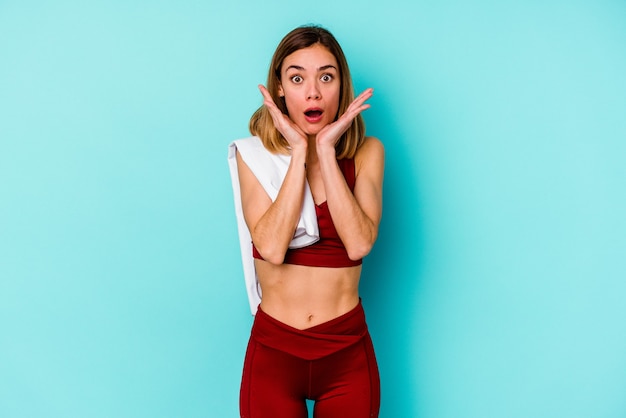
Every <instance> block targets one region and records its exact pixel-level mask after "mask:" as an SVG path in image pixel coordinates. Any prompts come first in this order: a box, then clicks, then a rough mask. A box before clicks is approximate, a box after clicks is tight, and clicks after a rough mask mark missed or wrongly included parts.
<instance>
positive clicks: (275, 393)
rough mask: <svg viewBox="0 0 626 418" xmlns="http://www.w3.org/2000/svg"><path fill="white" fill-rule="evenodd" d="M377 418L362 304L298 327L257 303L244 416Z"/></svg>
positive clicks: (375, 375) (375, 385)
mask: <svg viewBox="0 0 626 418" xmlns="http://www.w3.org/2000/svg"><path fill="white" fill-rule="evenodd" d="M306 399H311V400H314V401H315V406H314V417H315V418H370V417H378V409H379V406H380V381H379V377H378V366H377V364H376V358H375V356H374V348H373V346H372V340H371V338H370V336H369V333H368V331H367V325H366V323H365V314H364V312H363V307H362V306H361V303H360V302H359V304H358V306H357V307H356V308H354V309H353V310H351V311H350V312H348V313H346V314H344V315H342V316H340V317H338V318H335V319H333V320H331V321H329V322H326V323H323V324H320V325H317V326H315V327H312V328H308V329H306V330H299V329H296V328H293V327H290V326H289V325H286V324H283V323H282V322H280V321H277V320H276V319H274V318H272V317H270V316H269V315H267V314H266V313H265V312H263V311H262V310H261V308H260V307H259V309H258V311H257V314H256V317H255V319H254V325H253V326H252V335H251V336H250V342H249V343H248V350H247V352H246V359H245V363H244V368H243V377H242V380H241V395H240V401H239V402H240V403H239V406H240V412H241V417H242V418H306V417H307V407H306Z"/></svg>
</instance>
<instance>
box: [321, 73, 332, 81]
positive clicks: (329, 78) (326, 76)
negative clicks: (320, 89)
mask: <svg viewBox="0 0 626 418" xmlns="http://www.w3.org/2000/svg"><path fill="white" fill-rule="evenodd" d="M333 78H334V77H333V76H332V74H328V73H326V74H322V77H320V80H322V81H323V82H324V83H329V82H331V81H333Z"/></svg>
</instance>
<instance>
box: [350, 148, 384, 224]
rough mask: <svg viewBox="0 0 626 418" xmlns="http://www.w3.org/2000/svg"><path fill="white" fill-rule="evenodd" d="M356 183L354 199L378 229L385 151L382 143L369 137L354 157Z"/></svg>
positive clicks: (380, 213)
mask: <svg viewBox="0 0 626 418" xmlns="http://www.w3.org/2000/svg"><path fill="white" fill-rule="evenodd" d="M354 161H355V171H356V183H355V186H354V197H355V199H356V201H357V202H358V204H359V206H360V207H361V210H363V213H364V214H365V215H366V216H367V217H368V218H369V219H370V220H371V221H372V223H373V224H374V226H375V227H376V228H378V224H379V223H380V219H381V216H382V203H383V202H382V200H383V175H384V169H385V149H384V147H383V144H382V142H381V141H380V140H379V139H377V138H374V137H367V138H366V139H365V142H364V143H363V145H361V147H360V148H359V150H358V151H357V154H356V155H355V157H354Z"/></svg>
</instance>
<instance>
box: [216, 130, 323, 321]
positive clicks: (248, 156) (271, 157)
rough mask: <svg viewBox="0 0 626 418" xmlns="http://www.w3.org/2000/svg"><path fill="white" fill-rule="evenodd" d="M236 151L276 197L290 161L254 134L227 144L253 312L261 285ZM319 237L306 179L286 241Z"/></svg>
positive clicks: (299, 243)
mask: <svg viewBox="0 0 626 418" xmlns="http://www.w3.org/2000/svg"><path fill="white" fill-rule="evenodd" d="M236 151H239V155H241V158H242V159H243V161H245V163H246V164H247V165H248V167H249V168H250V170H252V173H254V175H255V176H256V178H257V179H258V180H259V182H260V183H261V185H262V186H263V188H264V189H265V191H266V193H267V194H268V196H269V197H270V199H272V202H273V201H275V200H276V196H278V191H279V190H280V187H281V185H282V184H283V180H284V179H285V175H286V174H287V169H288V168H289V162H290V161H291V156H290V155H283V154H272V153H271V152H269V151H268V150H267V149H266V148H265V147H264V146H263V143H262V142H261V139H260V138H258V137H256V136H253V137H249V138H244V139H238V140H235V141H233V142H231V143H230V145H229V146H228V165H229V167H230V178H231V180H232V184H233V195H234V198H235V213H236V215H237V229H238V231H239V245H240V247H241V260H242V263H243V274H244V279H245V282H246V291H247V293H248V302H249V303H250V311H251V312H252V315H254V314H256V310H257V307H258V306H259V303H261V288H260V287H259V282H258V279H257V277H256V271H255V269H254V259H253V257H252V237H251V236H250V231H249V230H248V226H247V225H246V222H245V220H244V217H243V209H242V207H241V191H240V187H239V175H238V173H237V158H236ZM318 240H319V227H318V225H317V215H316V214H315V203H314V201H313V195H312V194H311V189H310V188H309V184H308V183H306V182H305V187H304V199H303V202H302V213H301V214H300V220H299V221H298V226H297V227H296V231H295V233H294V236H293V239H292V240H291V242H290V243H289V248H302V247H306V246H307V245H311V244H313V243H315V242H317V241H318Z"/></svg>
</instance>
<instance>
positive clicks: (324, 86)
mask: <svg viewBox="0 0 626 418" xmlns="http://www.w3.org/2000/svg"><path fill="white" fill-rule="evenodd" d="M280 73H281V83H280V85H279V88H278V92H279V94H280V95H281V96H284V97H285V104H286V105H287V110H288V111H289V117H290V118H291V120H293V121H294V123H295V124H296V125H298V127H300V129H302V130H303V131H304V132H305V133H306V134H307V135H316V134H317V133H318V132H319V131H320V130H321V129H322V128H323V127H324V126H326V125H328V124H329V123H332V122H334V121H335V117H336V116H337V111H338V109H339V94H340V90H341V78H340V74H339V66H338V65H337V59H335V56H334V55H333V54H332V53H331V52H330V51H329V50H328V49H326V47H324V46H323V45H321V44H314V45H312V46H310V47H308V48H304V49H300V50H298V51H296V52H294V53H293V54H291V55H288V56H287V57H286V58H285V60H284V61H283V65H282V68H281V70H280Z"/></svg>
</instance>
